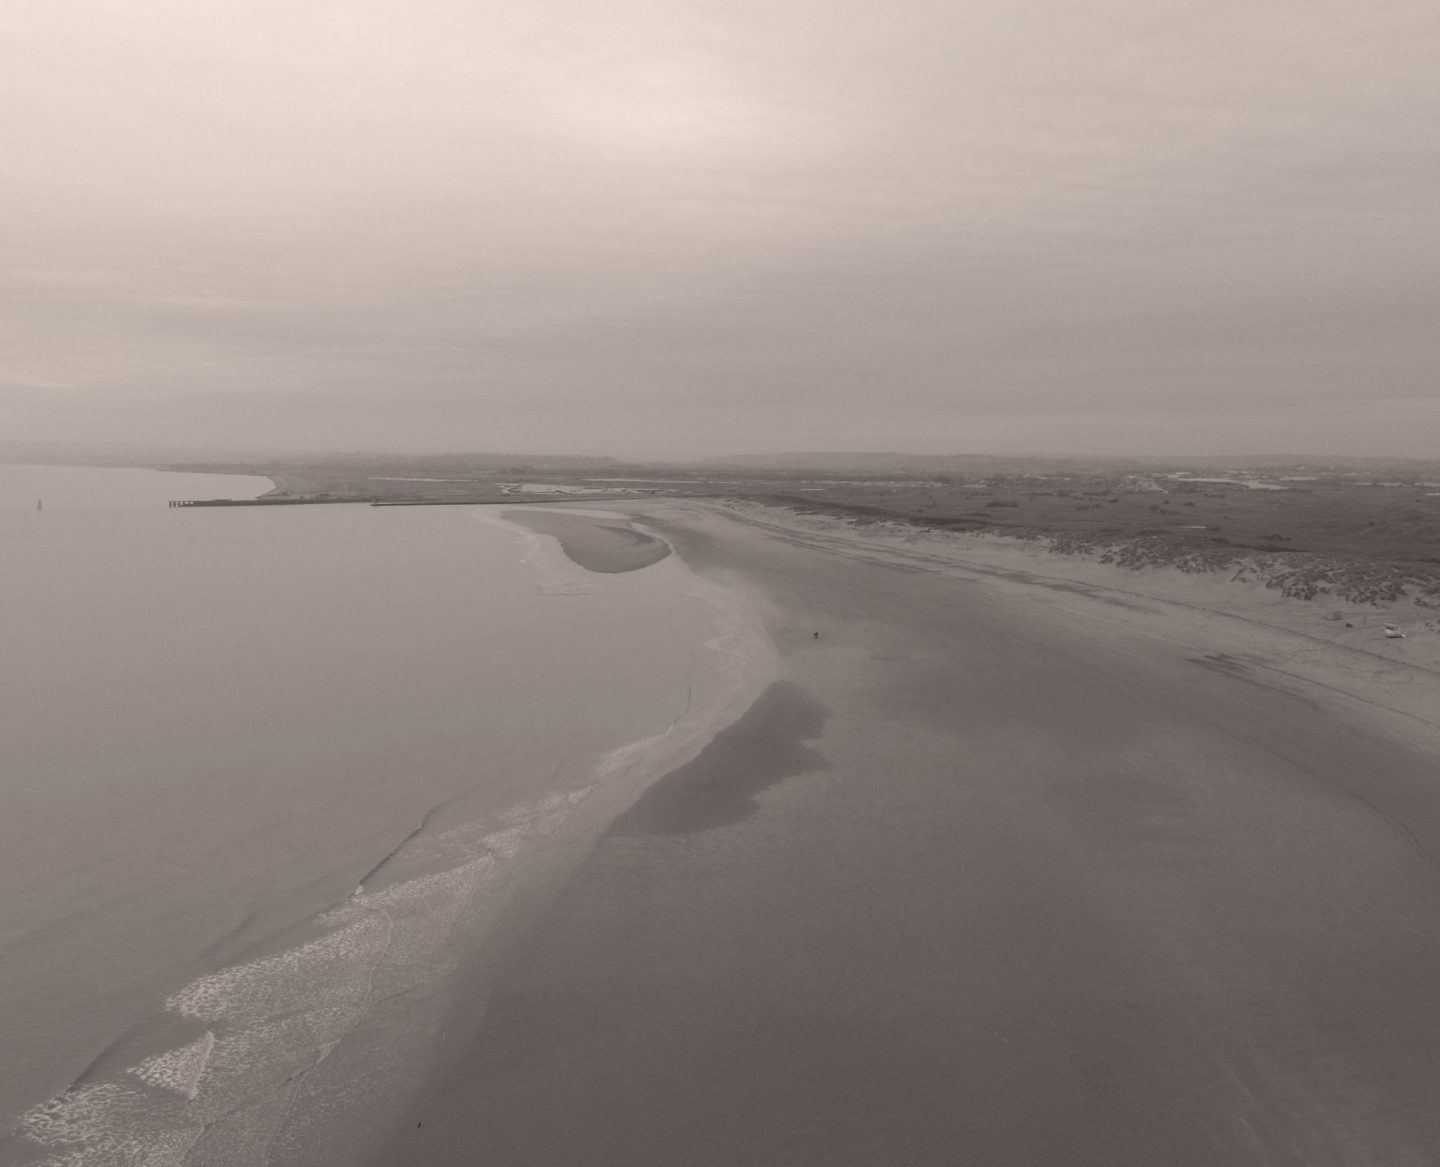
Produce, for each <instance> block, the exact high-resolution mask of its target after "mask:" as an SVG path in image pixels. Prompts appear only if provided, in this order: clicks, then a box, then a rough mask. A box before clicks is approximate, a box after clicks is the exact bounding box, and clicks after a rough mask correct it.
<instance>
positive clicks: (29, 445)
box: [0, 439, 1440, 466]
mask: <svg viewBox="0 0 1440 1167" xmlns="http://www.w3.org/2000/svg"><path fill="white" fill-rule="evenodd" d="M25 453H30V454H36V455H39V454H46V455H49V456H51V457H59V456H62V455H63V454H65V453H68V454H70V455H72V456H80V455H81V454H84V455H86V456H89V457H104V456H106V455H110V456H116V457H118V456H121V455H125V456H129V457H131V458H136V459H143V460H146V461H156V460H163V459H171V458H173V459H175V460H177V461H182V460H184V461H194V460H201V459H209V460H212V461H214V462H231V461H270V462H284V461H288V460H292V459H305V458H325V459H327V460H329V459H337V458H340V459H343V458H357V459H358V458H364V459H372V458H373V459H388V460H405V459H417V460H418V459H437V460H438V459H464V458H484V459H514V460H515V461H517V462H526V461H539V460H547V461H556V462H565V461H575V462H580V461H590V462H610V463H614V464H617V465H621V466H625V465H630V466H677V465H680V466H685V465H707V464H715V463H725V462H735V461H745V462H769V463H780V462H784V461H789V460H800V459H872V460H878V459H890V460H895V461H909V462H921V461H935V462H939V461H947V460H954V461H960V460H965V459H975V460H985V461H1003V460H1007V459H1009V460H1013V461H1049V462H1064V463H1084V462H1101V463H1105V462H1161V463H1172V462H1190V461H1193V462H1202V461H1203V462H1216V461H1226V460H1232V461H1246V462H1269V463H1274V464H1285V465H1294V464H1305V463H1317V462H1332V463H1340V462H1351V463H1353V462H1370V463H1381V462H1383V463H1399V464H1412V463H1413V464H1434V463H1440V454H1437V455H1436V456H1434V457H1423V456H1419V455H1404V454H1363V453H1362V454H1357V453H1336V452H1327V453H1317V452H1304V453H1280V452H1273V451H1266V452H1260V453H1242V452H1238V451H1230V452H1225V453H1196V452H1189V453H1183V454H1164V453H1137V452H1108V453H1086V454H1076V453H1051V452H1043V451H1034V450H1027V451H999V452H995V451H984V450H964V451H950V452H939V451H933V450H932V451H926V452H910V451H904V450H895V449H838V448H834V447H829V448H823V449H788V450H780V451H741V452H732V453H726V454H707V455H691V456H684V455H670V456H653V455H652V456H646V457H625V456H620V455H614V454H601V453H585V454H577V453H559V452H555V451H549V452H537V451H533V450H532V451H518V450H504V449H499V450H496V449H491V450H482V449H459V450H457V449H448V450H447V449H442V450H429V451H423V450H395V449H388V450H387V449H384V448H351V449H343V448H339V447H289V448H277V447H268V446H259V445H256V446H251V445H236V446H219V445H216V446H208V445H207V446H189V445H178V444H173V443H156V442H139V441H66V440H23V439H21V440H14V439H6V440H0V461H10V462H16V461H22V460H23V459H22V458H21V457H18V455H23V454H25Z"/></svg>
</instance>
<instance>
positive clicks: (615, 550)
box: [502, 508, 670, 575]
mask: <svg viewBox="0 0 1440 1167" xmlns="http://www.w3.org/2000/svg"><path fill="white" fill-rule="evenodd" d="M502 517H503V518H504V519H505V520H506V521H507V522H511V523H515V524H516V525H517V526H521V527H526V528H528V529H529V530H531V531H534V532H536V533H537V534H540V535H550V536H552V537H553V538H555V539H558V540H559V541H560V547H561V549H562V550H563V551H564V552H565V554H566V555H568V556H569V557H570V558H571V559H572V560H574V561H575V562H576V563H578V564H579V565H580V566H581V567H583V568H585V569H586V570H588V571H595V572H601V573H604V574H607V575H616V574H619V573H621V572H626V571H638V570H639V569H640V568H642V567H649V566H650V565H651V564H652V563H659V562H660V560H662V559H664V558H665V557H666V556H667V555H669V554H670V545H669V544H668V543H666V542H665V540H663V539H657V538H655V536H654V535H647V534H646V533H645V532H644V531H638V530H636V529H635V527H634V526H632V525H631V524H630V523H628V522H625V521H623V520H616V519H605V518H599V517H584V516H580V515H575V514H567V513H566V512H564V511H554V510H543V511H542V510H539V509H532V508H526V509H525V510H523V511H521V510H507V511H504V512H502Z"/></svg>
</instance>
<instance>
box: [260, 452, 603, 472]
mask: <svg viewBox="0 0 1440 1167" xmlns="http://www.w3.org/2000/svg"><path fill="white" fill-rule="evenodd" d="M297 460H298V459H286V461H297ZM308 462H309V464H310V465H314V466H368V467H377V466H380V467H384V468H386V469H395V468H396V467H403V468H405V469H407V470H426V471H431V472H435V473H441V472H443V473H447V474H464V473H485V472H492V471H512V470H518V469H525V470H530V471H534V470H550V471H554V472H556V473H573V474H581V473H584V472H585V471H587V470H613V469H614V468H615V467H617V466H623V465H627V463H623V462H621V461H620V460H619V459H616V458H607V457H599V456H591V455H582V454H489V453H480V454H474V453H472V454H385V453H378V452H354V453H348V454H324V455H320V456H318V457H314V458H311V459H308Z"/></svg>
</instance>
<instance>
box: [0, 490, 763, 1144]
mask: <svg viewBox="0 0 1440 1167" xmlns="http://www.w3.org/2000/svg"><path fill="white" fill-rule="evenodd" d="M269 485H270V484H269V482H268V481H265V480H259V479H243V478H239V479H237V478H228V479H227V478H223V477H221V476H211V475H165V474H160V473H157V472H147V471H112V470H91V469H86V470H68V469H65V468H54V467H14V466H5V467H0V654H3V655H0V659H3V661H4V662H5V668H4V669H3V670H0V741H3V743H4V776H3V786H0V886H3V888H4V895H3V897H0V1041H3V1057H0V1117H3V1118H4V1120H5V1121H4V1128H0V1129H7V1130H8V1132H9V1133H8V1136H7V1137H5V1138H4V1140H3V1141H0V1163H4V1164H11V1163H15V1164H21V1163H24V1164H30V1163H43V1164H67V1165H81V1164H106V1165H111V1164H113V1165H116V1167H127V1165H129V1164H136V1165H140V1164H144V1165H146V1167H164V1165H169V1164H174V1165H176V1167H181V1165H192V1167H199V1165H205V1164H226V1165H232V1167H233V1165H247V1164H256V1165H259V1164H277V1165H279V1164H287V1163H294V1164H302V1163H303V1164H327V1163H333V1164H342V1163H346V1164H348V1163H360V1162H363V1160H364V1156H365V1153H366V1150H367V1149H368V1148H369V1147H370V1146H372V1145H373V1143H374V1142H375V1141H377V1140H380V1139H383V1138H384V1137H385V1135H386V1134H388V1133H389V1130H390V1129H391V1128H392V1127H393V1125H394V1124H395V1123H396V1122H398V1121H401V1120H402V1119H403V1116H404V1114H405V1113H406V1104H407V1101H408V1099H410V1098H411V1097H413V1094H414V1093H415V1091H417V1090H418V1089H419V1088H420V1087H421V1085H422V1084H423V1082H424V1080H425V1078H426V1076H427V1075H428V1074H431V1073H434V1072H437V1070H438V1069H439V1068H442V1067H443V1062H444V1059H445V1056H446V1053H447V1050H452V1049H454V1048H456V1047H457V1043H463V1041H464V1039H465V1037H466V1035H467V1034H468V1033H469V1032H472V1031H473V1029H474V1028H475V1027H476V1026H478V1024H479V1021H480V1019H481V1018H482V1017H483V1012H484V1004H485V995H486V992H487V990H488V985H489V983H490V976H491V971H492V970H493V968H494V967H495V965H496V964H497V963H498V961H500V960H501V959H503V956H504V951H505V945H506V943H507V942H513V938H514V937H516V936H520V935H522V934H523V932H524V927H525V923H526V920H527V919H528V918H529V916H530V915H533V913H534V912H535V911H537V910H538V909H539V908H540V907H542V906H543V903H544V902H545V900H546V898H547V897H548V896H549V895H550V894H552V893H553V891H554V890H555V889H556V888H557V887H558V886H559V884H560V882H562V881H563V879H564V877H565V875H566V874H567V872H568V871H569V870H570V868H571V867H573V865H574V864H575V863H576V862H577V861H578V859H579V857H581V856H583V854H584V852H585V850H586V848H587V847H588V846H589V845H590V843H591V842H592V841H593V839H594V837H595V836H596V834H597V833H598V832H599V831H600V830H602V829H603V827H604V825H605V824H606V822H608V820H609V818H610V817H612V816H613V815H614V814H615V813H617V812H618V810H620V809H623V807H624V805H625V804H626V802H627V801H628V800H629V799H632V798H633V797H634V796H635V795H636V794H637V793H638V791H639V790H640V789H642V788H643V785H644V783H645V782H647V781H648V780H649V779H650V778H653V777H654V776H655V775H656V774H657V773H658V772H660V771H662V770H663V769H665V768H668V767H669V766H671V765H673V764H678V763H679V762H680V761H683V760H684V759H685V758H686V757H687V756H689V754H691V753H693V751H694V750H695V749H698V748H699V745H700V744H701V743H702V742H703V740H704V739H705V738H706V737H708V735H709V734H710V733H711V732H713V731H714V729H715V728H717V727H718V725H719V724H722V723H723V722H724V721H725V720H726V719H728V718H730V717H733V716H735V715H738V712H739V711H740V710H741V709H743V707H744V705H745V704H746V703H748V700H749V699H750V697H751V696H753V694H754V693H755V692H758V690H759V688H760V686H761V685H762V684H763V682H764V681H765V680H766V679H768V675H769V670H771V669H772V668H773V658H771V657H770V656H769V655H768V654H769V652H770V649H769V646H768V642H766V641H765V639H764V636H763V633H762V632H760V630H759V628H758V626H757V625H756V624H755V622H754V621H753V619H752V618H751V617H750V616H749V615H748V614H747V613H746V611H745V610H744V609H743V608H742V607H740V606H739V605H737V604H736V603H735V602H734V600H733V599H732V598H731V597H729V596H728V595H727V594H725V593H723V592H721V591H719V590H717V589H716V588H715V587H714V586H713V585H710V584H705V583H702V582H701V581H700V580H699V579H697V578H696V577H695V576H693V575H692V574H691V573H690V572H689V571H688V569H687V568H686V567H685V565H684V564H683V563H682V562H680V561H679V560H678V559H677V558H676V557H674V556H672V557H670V558H668V559H666V560H664V561H662V562H660V563H658V564H655V565H652V566H651V567H648V568H645V569H643V570H641V571H637V572H631V573H627V574H623V575H595V574H591V573H588V572H586V571H584V570H583V569H581V568H579V567H577V566H576V565H574V564H572V563H570V562H569V561H568V560H567V559H565V558H564V556H563V554H561V552H560V551H559V548H558V545H557V544H555V542H554V541H553V540H550V539H548V538H542V537H539V536H536V535H533V534H531V533H529V532H528V531H525V530H523V529H521V528H518V527H515V526H513V525H510V524H507V523H505V522H504V521H503V519H501V518H500V517H499V515H498V512H497V510H496V509H494V508H484V507H474V508H472V507H435V508H426V507H395V508H372V507H368V506H363V505H346V504H334V505H318V506H306V507H275V508H267V507H238V508H215V509H211V508H205V509H193V508H191V509H172V508H168V507H166V506H165V505H164V503H165V501H166V500H167V499H168V498H206V497H216V496H229V497H253V496H255V495H258V494H260V493H262V492H263V491H264V490H266V489H268V488H269ZM39 498H43V499H44V500H45V505H44V507H43V508H42V509H37V508H36V506H35V500H36V499H39ZM507 938H509V940H507Z"/></svg>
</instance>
